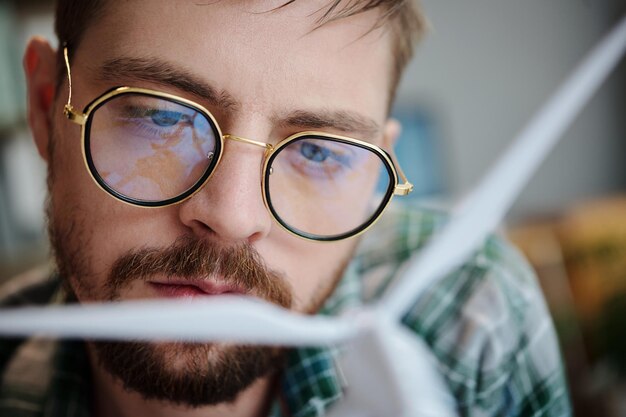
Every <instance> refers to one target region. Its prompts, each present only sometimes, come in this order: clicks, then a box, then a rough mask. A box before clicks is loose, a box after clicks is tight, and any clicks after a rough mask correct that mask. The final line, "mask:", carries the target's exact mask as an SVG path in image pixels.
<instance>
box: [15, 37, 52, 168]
mask: <svg viewBox="0 0 626 417" xmlns="http://www.w3.org/2000/svg"><path fill="white" fill-rule="evenodd" d="M23 64H24V73H25V74H26V85H27V89H28V92H27V103H28V124H29V125H30V128H31V130H32V133H33V139H34V140H35V145H36V146H37V150H38V151H39V155H41V157H42V158H43V159H44V160H46V161H48V160H49V157H50V155H48V141H49V140H50V139H49V138H50V129H51V120H52V114H53V108H52V105H53V103H54V95H55V88H56V71H57V70H56V64H57V58H56V51H55V50H54V49H53V48H52V47H51V46H50V44H49V43H48V41H47V40H45V39H43V38H39V37H36V38H33V39H31V40H30V41H29V42H28V46H27V47H26V52H25V53H24V62H23Z"/></svg>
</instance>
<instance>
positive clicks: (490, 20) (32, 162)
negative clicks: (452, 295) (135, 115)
mask: <svg viewBox="0 0 626 417" xmlns="http://www.w3.org/2000/svg"><path fill="white" fill-rule="evenodd" d="M422 3H423V5H424V9H425V11H426V14H427V16H428V18H429V21H430V25H431V29H430V33H429V35H428V37H427V38H426V39H425V40H424V42H422V44H421V45H420V46H419V47H418V49H417V51H416V58H415V59H414V61H413V63H412V64H411V65H410V67H409V69H408V71H407V73H406V75H405V78H404V80H403V82H402V84H401V87H400V91H399V96H398V102H397V105H396V107H395V109H394V115H395V117H397V118H398V119H400V120H401V121H402V123H403V125H404V130H403V139H402V140H401V141H400V142H399V145H398V148H399V149H398V154H399V156H400V159H401V165H402V166H403V167H404V168H405V170H406V171H407V172H406V174H407V175H408V176H409V178H410V179H411V180H412V181H413V182H414V183H415V184H416V190H417V192H416V193H414V197H413V198H415V199H421V200H424V201H429V202H433V201H434V202H440V201H450V200H452V199H455V198H458V197H460V196H462V195H463V194H464V193H465V192H466V191H468V190H469V189H470V188H471V187H472V186H473V185H474V184H475V183H476V182H477V180H478V179H479V178H480V176H481V175H482V174H483V173H484V172H485V171H486V169H487V168H488V167H489V166H490V164H491V163H492V162H493V161H494V160H495V158H496V157H497V156H498V155H499V154H500V153H501V152H502V151H503V150H504V149H505V148H506V147H507V145H508V144H509V143H510V142H511V140H512V139H513V137H514V136H515V135H516V133H518V132H519V130H520V129H521V128H522V127H523V126H524V125H525V123H526V122H527V121H528V120H529V119H530V117H531V116H532V115H533V113H534V112H535V111H536V110H537V108H538V107H539V106H540V105H541V104H542V103H543V102H544V101H545V100H546V99H547V98H548V97H549V95H550V93H551V92H553V91H554V90H555V88H556V87H557V86H558V85H559V83H560V82H561V81H562V80H563V78H564V77H565V76H566V75H567V74H568V73H569V72H570V71H571V69H572V68H573V66H574V65H575V64H576V63H578V62H579V61H580V60H581V59H582V57H583V56H584V55H585V53H586V52H587V51H588V50H589V49H590V48H591V47H592V46H593V45H594V44H595V43H596V42H597V41H598V40H599V39H600V37H601V36H602V35H604V34H605V33H606V32H607V31H608V30H609V28H611V27H612V25H613V24H614V23H615V22H616V21H617V20H618V19H619V18H620V17H621V16H623V15H624V14H625V13H626V2H625V1H624V0H549V1H546V0H524V1H503V0H466V1H463V2H460V1H454V0H422ZM52 13H53V4H52V0H20V1H17V0H15V1H8V0H2V1H0V282H1V281H2V280H5V279H7V278H8V277H11V276H14V275H16V274H18V273H20V272H22V271H25V270H27V269H28V268H32V267H33V266H34V265H40V264H42V263H46V262H47V257H48V249H47V244H46V238H45V223H44V219H43V216H42V206H43V203H44V199H45V166H44V164H43V163H42V162H41V161H40V158H39V157H38V155H37V152H36V150H35V149H34V147H33V145H32V143H31V139H30V133H29V131H28V128H27V126H26V116H25V100H24V97H25V87H24V79H23V75H22V71H21V58H22V52H23V49H24V45H25V43H26V40H27V39H28V37H29V36H32V35H34V34H39V35H42V36H45V37H47V38H49V39H50V40H51V41H52V42H53V43H54V44H56V40H55V39H54V36H53V29H52V24H53V14H52ZM625 136H626V60H623V61H622V64H621V65H620V67H619V68H618V70H617V71H616V72H615V73H614V74H613V75H612V77H611V78H610V80H609V81H608V82H607V83H606V84H605V85H604V87H603V88H602V90H601V91H600V92H599V94H597V95H596V96H595V98H594V99H593V100H592V102H591V103H590V104H589V105H588V106H587V108H586V109H585V111H584V112H583V114H582V115H581V116H580V117H579V118H578V120H577V122H576V123H575V124H574V125H573V126H572V127H571V128H570V129H569V130H568V132H567V134H566V136H565V137H564V138H563V140H562V141H561V143H560V144H559V145H558V147H557V148H556V150H555V151H554V152H553V153H552V154H551V156H550V157H549V158H548V159H547V160H546V161H545V162H544V164H543V165H542V167H541V168H540V169H539V171H538V172H537V173H536V174H535V176H534V177H533V179H532V181H531V183H530V184H529V185H528V187H527V188H526V189H525V191H524V192H523V194H522V195H521V196H520V198H519V199H518V200H517V203H516V205H515V206H514V208H513V210H512V211H511V213H510V215H509V217H508V219H507V224H506V228H505V229H506V233H507V234H508V235H509V237H510V239H511V240H512V241H513V242H514V243H515V244H516V245H517V246H518V247H519V248H520V250H521V251H523V252H524V253H525V254H526V256H527V257H528V258H529V260H530V262H531V263H532V264H533V266H534V267H535V269H536V271H537V274H538V276H539V279H540V283H541V285H542V288H543V290H544V293H545V295H546V299H547V300H548V303H549V306H550V309H551V312H552V314H553V317H554V319H555V323H556V325H557V329H558V332H559V336H560V341H561V347H562V350H563V353H564V357H565V361H566V362H567V369H568V378H569V381H570V388H571V391H572V399H573V401H574V404H575V409H576V413H577V415H585V416H586V415H590V416H626V163H625V161H624V159H625V156H626V138H625Z"/></svg>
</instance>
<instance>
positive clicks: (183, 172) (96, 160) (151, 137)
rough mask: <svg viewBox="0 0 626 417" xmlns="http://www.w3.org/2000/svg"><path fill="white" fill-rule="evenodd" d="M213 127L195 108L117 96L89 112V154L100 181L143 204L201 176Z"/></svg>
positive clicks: (211, 152)
mask: <svg viewBox="0 0 626 417" xmlns="http://www.w3.org/2000/svg"><path fill="white" fill-rule="evenodd" d="M216 143H217V138H216V134H215V131H214V130H213V127H212V123H211V122H210V121H209V120H208V119H207V117H206V116H205V115H204V114H202V113H200V112H199V111H198V110H196V109H193V108H191V107H188V106H185V105H182V104H179V103H176V102H173V101H170V100H166V99H164V98H159V97H154V96H148V95H142V94H121V95H118V96H115V97H114V98H113V99H111V100H109V101H107V102H106V103H104V104H103V105H101V107H99V108H98V109H97V111H94V113H93V115H92V121H91V126H90V132H89V152H90V155H91V159H92V161H93V164H94V166H95V169H96V171H97V173H98V175H99V176H100V178H101V179H102V180H103V181H104V183H105V184H106V185H107V186H108V187H109V188H111V189H112V190H113V191H115V192H116V193H118V194H121V195H122V196H125V197H127V198H129V199H132V200H139V201H143V202H157V201H164V200H168V199H171V198H175V197H177V196H179V195H181V194H183V193H185V192H186V191H187V190H189V189H191V188H192V187H193V186H194V185H195V184H196V182H197V181H198V180H199V179H200V178H202V176H203V174H205V173H206V171H207V169H208V168H209V167H210V166H211V165H212V160H213V158H215V157H216V155H215V152H216Z"/></svg>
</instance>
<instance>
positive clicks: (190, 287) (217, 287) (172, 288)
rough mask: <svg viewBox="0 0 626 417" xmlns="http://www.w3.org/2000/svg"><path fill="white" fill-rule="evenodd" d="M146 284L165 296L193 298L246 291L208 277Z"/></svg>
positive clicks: (243, 292) (157, 281)
mask: <svg viewBox="0 0 626 417" xmlns="http://www.w3.org/2000/svg"><path fill="white" fill-rule="evenodd" d="M148 284H149V285H150V286H151V287H152V288H153V289H154V290H155V291H156V292H157V293H158V294H159V296H161V297H165V298H179V297H186V298H190V297H191V298H193V297H207V296H214V295H222V294H235V295H236V294H239V295H241V294H246V293H247V291H246V290H245V289H244V288H241V287H239V286H236V285H232V284H228V283H225V282H216V281H213V280H208V279H198V280H186V279H164V280H153V281H149V282H148Z"/></svg>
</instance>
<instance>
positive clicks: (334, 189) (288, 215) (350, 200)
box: [267, 138, 391, 236]
mask: <svg viewBox="0 0 626 417" xmlns="http://www.w3.org/2000/svg"><path fill="white" fill-rule="evenodd" d="M271 168H272V171H271V172H272V173H271V175H270V176H269V179H268V183H267V187H268V190H269V195H270V200H271V201H270V203H271V205H272V207H273V208H274V210H275V211H276V213H277V214H278V216H279V217H280V218H281V220H282V221H283V222H284V223H286V224H287V225H289V227H291V228H293V229H296V230H297V231H299V232H304V233H307V234H311V235H317V236H334V235H340V234H343V233H347V232H350V231H352V230H354V229H357V228H359V227H360V226H362V225H363V224H364V223H367V222H368V220H369V219H370V218H371V217H372V216H373V215H374V213H375V212H376V210H377V209H378V208H379V207H380V205H381V204H382V201H383V197H384V194H380V193H378V194H377V193H376V190H377V189H378V190H380V189H382V190H388V189H389V186H390V184H391V177H390V176H389V173H388V171H387V168H386V165H385V162H384V161H383V160H382V159H381V157H380V156H379V155H378V154H377V153H375V152H373V151H372V150H370V149H367V148H364V147H360V146H357V145H355V144H350V143H345V142H341V141H336V140H331V139H314V138H305V139H301V140H295V141H293V142H291V143H290V144H289V145H287V146H285V147H284V148H282V149H281V150H280V151H279V153H278V154H277V155H276V156H275V158H274V160H273V162H272V166H271Z"/></svg>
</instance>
